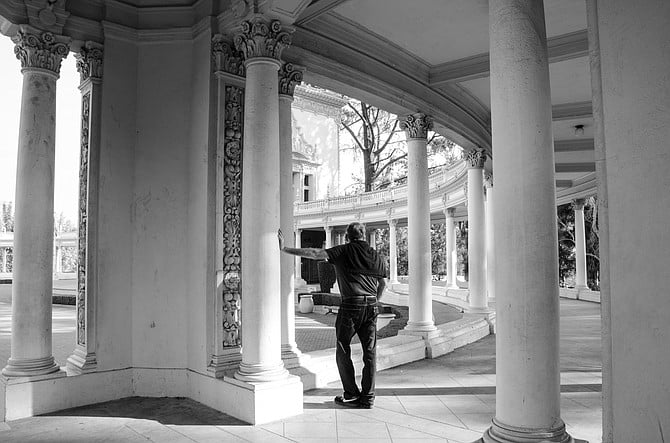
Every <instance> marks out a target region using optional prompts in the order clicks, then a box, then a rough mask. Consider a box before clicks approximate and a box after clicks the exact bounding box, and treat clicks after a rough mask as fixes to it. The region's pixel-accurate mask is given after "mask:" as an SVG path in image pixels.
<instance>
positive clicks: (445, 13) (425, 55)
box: [0, 0, 595, 193]
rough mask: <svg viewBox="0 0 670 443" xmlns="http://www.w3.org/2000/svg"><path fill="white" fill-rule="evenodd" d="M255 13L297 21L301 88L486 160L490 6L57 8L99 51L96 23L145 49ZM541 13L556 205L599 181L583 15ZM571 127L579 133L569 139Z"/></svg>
mask: <svg viewBox="0 0 670 443" xmlns="http://www.w3.org/2000/svg"><path fill="white" fill-rule="evenodd" d="M41 1H46V0H25V1H24V0H4V1H3V2H0V18H1V19H0V31H1V32H3V33H5V34H7V33H11V31H12V27H11V26H9V24H19V23H26V22H27V14H26V12H25V11H27V10H28V9H30V8H28V7H26V5H28V4H31V5H32V6H31V7H35V6H34V5H37V4H38V3H40V2H41ZM251 3H258V4H260V5H266V6H267V5H271V8H272V10H273V11H283V12H285V13H286V14H285V16H284V17H288V21H292V20H295V22H294V23H293V25H294V27H295V29H296V31H295V33H294V34H293V44H292V46H291V47H289V48H288V49H287V50H286V51H285V53H284V55H285V58H286V59H287V60H288V61H291V62H293V63H297V64H300V65H303V66H305V68H306V69H307V71H306V73H305V79H306V81H308V82H310V83H313V84H315V85H317V86H321V87H324V88H328V89H332V90H334V91H336V92H340V93H343V94H346V95H349V96H353V97H356V98H359V99H362V100H366V101H368V102H369V103H372V104H374V105H377V106H380V107H382V108H385V109H387V110H388V111H390V112H394V113H396V114H400V115H402V114H406V113H412V112H424V113H426V114H430V115H432V116H433V117H434V118H435V121H436V129H437V130H438V131H439V132H440V133H442V134H443V135H445V136H448V137H450V138H452V139H453V140H454V141H456V142H457V143H459V144H460V145H462V146H463V147H465V148H468V147H471V146H474V145H480V146H484V147H485V148H487V150H489V152H490V150H491V135H490V92H491V91H490V86H489V57H488V47H489V35H488V34H489V33H488V1H487V0H421V1H420V2H410V1H406V0H312V1H309V0H255V1H254V2H251V1H249V0H68V1H67V2H66V1H65V0H58V1H57V4H64V5H65V9H66V10H67V12H68V13H69V16H68V18H67V23H66V25H65V28H64V30H65V31H64V32H65V33H66V34H68V35H70V36H72V37H73V38H75V39H79V40H84V39H91V40H97V41H102V40H103V39H104V32H103V26H102V24H101V23H102V22H103V21H104V22H105V23H112V24H118V25H123V26H125V27H127V28H129V29H136V30H137V31H141V32H138V33H137V35H138V36H139V37H138V38H140V39H141V38H143V36H144V35H145V34H146V33H147V32H149V33H151V32H158V33H159V34H160V35H159V38H169V36H170V32H171V31H174V32H175V33H176V34H179V35H181V36H182V38H183V36H184V35H185V34H184V30H185V29H186V30H188V29H191V30H194V29H201V28H202V26H200V24H201V23H202V22H204V21H207V20H209V19H210V18H212V17H214V18H217V19H218V23H219V26H220V28H221V29H220V32H222V33H226V32H227V31H228V32H230V29H231V28H229V26H230V24H231V23H233V22H234V21H235V19H234V15H235V14H234V11H239V10H240V8H242V9H244V7H245V6H247V7H248V6H249V4H251ZM544 4H545V17H546V24H547V36H548V38H547V44H548V50H549V62H550V79H551V98H552V106H553V115H554V124H553V130H554V141H555V143H554V146H555V153H556V171H557V172H556V179H557V185H558V189H559V193H560V192H562V190H564V189H566V188H573V187H579V186H582V184H583V183H586V182H588V181H589V180H591V181H592V178H593V176H594V171H595V163H594V160H593V158H594V154H593V130H592V127H593V118H592V111H591V92H590V91H591V88H590V73H589V60H588V42H587V36H586V11H585V3H584V1H583V0H545V1H544ZM38 7H39V6H38ZM12 26H13V25H12ZM199 26H200V27H199ZM194 32H195V31H194ZM157 35H158V34H157ZM578 125H582V127H583V130H581V131H575V127H576V126H578ZM487 167H489V168H490V163H489V165H488V166H487Z"/></svg>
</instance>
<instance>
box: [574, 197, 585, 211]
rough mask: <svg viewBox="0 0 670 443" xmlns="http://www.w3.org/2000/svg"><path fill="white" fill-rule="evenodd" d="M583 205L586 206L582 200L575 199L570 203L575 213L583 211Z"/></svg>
mask: <svg viewBox="0 0 670 443" xmlns="http://www.w3.org/2000/svg"><path fill="white" fill-rule="evenodd" d="M584 205H586V199H584V198H576V199H574V200H573V201H572V207H573V209H574V210H576V211H579V210H580V209H584Z"/></svg>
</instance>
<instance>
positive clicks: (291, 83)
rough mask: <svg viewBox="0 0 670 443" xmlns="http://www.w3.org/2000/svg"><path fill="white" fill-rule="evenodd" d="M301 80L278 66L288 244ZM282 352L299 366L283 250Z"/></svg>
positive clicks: (291, 262)
mask: <svg viewBox="0 0 670 443" xmlns="http://www.w3.org/2000/svg"><path fill="white" fill-rule="evenodd" d="M301 81H302V71H301V70H299V69H296V67H295V66H294V65H292V64H291V63H285V64H284V65H283V66H282V67H281V69H280V70H279V198H280V212H281V214H280V227H281V230H282V231H283V232H285V233H287V235H285V237H284V238H285V244H286V246H288V247H290V248H292V247H294V243H295V239H294V236H293V235H288V234H289V233H291V232H292V231H293V201H294V198H295V194H294V192H293V137H292V129H291V103H293V92H294V90H295V86H296V85H297V84H298V83H300V82H301ZM280 262H281V355H282V360H283V361H284V365H285V366H286V367H287V368H289V367H293V366H298V365H299V363H298V361H297V358H298V357H299V356H300V354H301V352H300V350H299V349H298V346H297V344H296V342H295V291H294V289H295V259H294V257H293V256H291V255H288V254H281V256H280Z"/></svg>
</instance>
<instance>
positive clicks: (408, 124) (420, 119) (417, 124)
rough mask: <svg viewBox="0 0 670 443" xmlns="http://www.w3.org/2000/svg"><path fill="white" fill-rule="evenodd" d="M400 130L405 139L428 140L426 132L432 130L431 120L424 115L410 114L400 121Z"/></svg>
mask: <svg viewBox="0 0 670 443" xmlns="http://www.w3.org/2000/svg"><path fill="white" fill-rule="evenodd" d="M400 128H401V129H403V130H404V131H405V133H406V134H407V138H423V139H426V138H428V131H430V130H431V129H433V118H432V117H430V116H428V115H426V114H420V113H418V114H410V115H407V116H405V118H404V119H403V120H401V121H400Z"/></svg>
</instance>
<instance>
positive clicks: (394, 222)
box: [388, 218, 398, 228]
mask: <svg viewBox="0 0 670 443" xmlns="http://www.w3.org/2000/svg"><path fill="white" fill-rule="evenodd" d="M388 224H389V228H395V227H396V226H398V219H395V218H389V219H388Z"/></svg>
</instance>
